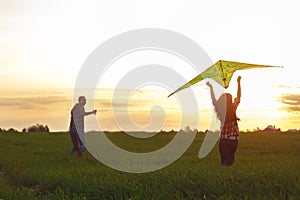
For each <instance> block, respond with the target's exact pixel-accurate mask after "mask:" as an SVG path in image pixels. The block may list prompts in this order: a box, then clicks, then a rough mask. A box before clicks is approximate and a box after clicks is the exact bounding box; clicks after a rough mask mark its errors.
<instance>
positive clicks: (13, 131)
mask: <svg viewBox="0 0 300 200" xmlns="http://www.w3.org/2000/svg"><path fill="white" fill-rule="evenodd" d="M7 132H10V133H17V132H18V130H17V129H14V128H9V129H8V130H7Z"/></svg>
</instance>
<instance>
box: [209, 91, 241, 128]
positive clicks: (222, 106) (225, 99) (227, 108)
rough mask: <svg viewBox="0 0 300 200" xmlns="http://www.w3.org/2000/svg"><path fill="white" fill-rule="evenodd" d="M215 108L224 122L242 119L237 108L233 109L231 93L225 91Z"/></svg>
mask: <svg viewBox="0 0 300 200" xmlns="http://www.w3.org/2000/svg"><path fill="white" fill-rule="evenodd" d="M215 110H216V112H217V117H218V119H219V120H220V121H221V123H222V124H227V123H232V122H234V121H237V120H240V119H239V118H237V116H236V113H235V110H234V109H233V103H232V96H231V94H229V93H224V94H222V95H221V96H220V98H219V99H218V100H217V102H216V105H215Z"/></svg>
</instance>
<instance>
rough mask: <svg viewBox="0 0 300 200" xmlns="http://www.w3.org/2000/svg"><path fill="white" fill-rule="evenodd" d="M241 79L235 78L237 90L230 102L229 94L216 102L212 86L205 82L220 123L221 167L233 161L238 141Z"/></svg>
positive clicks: (223, 95)
mask: <svg viewBox="0 0 300 200" xmlns="http://www.w3.org/2000/svg"><path fill="white" fill-rule="evenodd" d="M240 81H241V77H240V76H239V77H238V78H237V82H238V89H237V97H236V98H235V99H234V101H233V102H232V96H231V94H229V93H224V94H222V95H221V96H220V98H219V99H218V100H216V98H215V94H214V90H213V87H212V85H211V84H210V83H209V82H207V83H206V84H207V86H208V87H209V88H210V94H211V99H212V103H213V105H214V107H215V111H216V113H217V117H218V119H219V120H220V122H221V128H220V131H221V134H220V140H219V152H220V156H221V165H225V166H230V165H232V164H233V161H234V154H235V152H236V149H237V146H238V140H239V127H238V123H237V121H238V120H240V119H239V118H237V116H236V109H237V107H238V105H239V103H240V98H241V84H240Z"/></svg>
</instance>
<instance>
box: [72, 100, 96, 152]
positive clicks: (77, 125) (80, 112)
mask: <svg viewBox="0 0 300 200" xmlns="http://www.w3.org/2000/svg"><path fill="white" fill-rule="evenodd" d="M85 104H86V98H85V97H84V96H80V97H79V98H78V103H76V104H75V106H74V107H73V108H72V111H71V122H70V136H71V139H72V143H73V148H72V150H71V155H73V154H74V152H75V151H77V154H78V156H81V152H82V151H84V150H85V149H86V148H85V147H86V142H85V136H84V116H86V115H90V114H96V112H97V110H93V111H91V112H85V109H84V106H85Z"/></svg>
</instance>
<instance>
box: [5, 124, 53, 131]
mask: <svg viewBox="0 0 300 200" xmlns="http://www.w3.org/2000/svg"><path fill="white" fill-rule="evenodd" d="M0 132H10V133H19V132H22V133H28V132H46V133H49V132H50V129H49V127H48V125H42V124H35V125H32V126H30V127H28V128H23V129H22V131H18V130H17V129H15V128H9V129H2V128H0Z"/></svg>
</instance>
